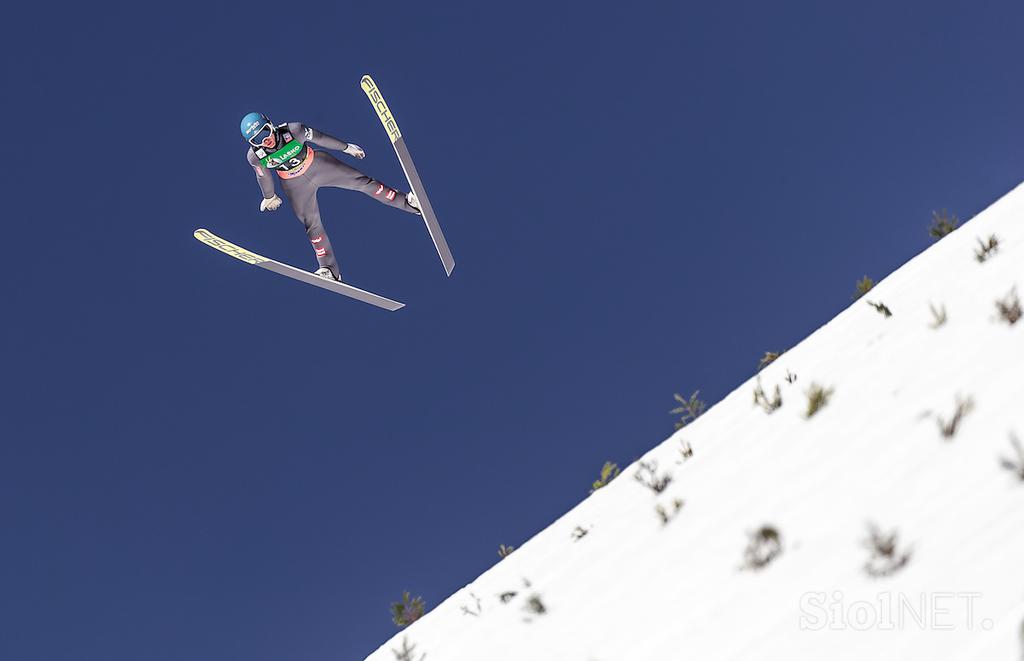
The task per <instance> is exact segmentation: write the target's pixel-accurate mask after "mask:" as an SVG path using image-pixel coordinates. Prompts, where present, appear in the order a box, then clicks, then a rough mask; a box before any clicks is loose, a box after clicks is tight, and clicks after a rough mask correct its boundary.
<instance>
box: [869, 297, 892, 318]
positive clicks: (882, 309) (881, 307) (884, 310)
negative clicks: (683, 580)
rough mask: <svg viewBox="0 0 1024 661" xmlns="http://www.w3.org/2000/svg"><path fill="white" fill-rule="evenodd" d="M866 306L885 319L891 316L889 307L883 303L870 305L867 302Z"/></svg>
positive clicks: (870, 303)
mask: <svg viewBox="0 0 1024 661" xmlns="http://www.w3.org/2000/svg"><path fill="white" fill-rule="evenodd" d="M868 305H870V306H871V307H873V308H875V310H877V311H878V312H879V313H880V314H881V315H882V316H883V317H885V318H886V319H888V318H889V317H891V316H892V310H890V309H889V306H887V305H886V304H885V303H872V302H871V301H868Z"/></svg>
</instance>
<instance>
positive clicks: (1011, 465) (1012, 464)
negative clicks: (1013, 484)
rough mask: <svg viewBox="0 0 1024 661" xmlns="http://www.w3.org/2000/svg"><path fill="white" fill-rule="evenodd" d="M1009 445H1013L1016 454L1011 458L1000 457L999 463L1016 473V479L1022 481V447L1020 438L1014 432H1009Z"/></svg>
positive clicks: (1023, 463)
mask: <svg viewBox="0 0 1024 661" xmlns="http://www.w3.org/2000/svg"><path fill="white" fill-rule="evenodd" d="M1010 445H1012V446H1013V450H1014V452H1015V453H1016V454H1017V456H1016V457H1014V458H1012V459H1007V458H1006V457H1000V458H999V465H1000V466H1002V467H1003V468H1005V469H1006V470H1008V471H1010V472H1011V473H1013V474H1014V475H1016V476H1017V479H1019V480H1020V481H1021V482H1024V447H1021V444H1020V439H1018V438H1017V436H1016V435H1015V434H1010Z"/></svg>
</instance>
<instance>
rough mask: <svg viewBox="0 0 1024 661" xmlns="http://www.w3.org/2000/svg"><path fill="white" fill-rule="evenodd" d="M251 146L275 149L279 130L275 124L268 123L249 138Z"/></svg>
mask: <svg viewBox="0 0 1024 661" xmlns="http://www.w3.org/2000/svg"><path fill="white" fill-rule="evenodd" d="M249 144H250V145H252V146H253V147H273V146H274V145H276V144H277V129H275V128H274V125H273V124H271V123H270V122H267V123H266V124H264V125H263V126H262V127H260V129H259V130H258V131H256V134H255V135H253V136H252V137H251V138H249Z"/></svg>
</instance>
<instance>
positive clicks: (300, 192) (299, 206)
mask: <svg viewBox="0 0 1024 661" xmlns="http://www.w3.org/2000/svg"><path fill="white" fill-rule="evenodd" d="M285 132H287V133H288V134H290V137H291V139H292V140H293V141H296V142H298V143H300V144H303V145H306V144H307V143H313V144H316V145H319V146H321V147H324V148H326V149H337V150H339V151H344V150H345V149H346V148H347V147H348V143H347V142H345V141H343V140H339V139H337V138H335V137H332V136H329V135H327V134H326V133H321V132H320V131H318V130H316V129H314V128H313V127H311V126H306V125H305V124H302V123H300V122H288V123H287V124H281V125H280V126H278V133H279V134H285ZM279 142H280V141H279ZM261 151H263V150H261ZM267 151H272V150H267ZM305 151H306V154H305V159H304V160H303V161H302V163H301V164H296V163H292V164H291V165H292V167H291V168H290V169H277V170H276V172H277V173H278V175H279V178H280V179H281V188H283V189H284V194H285V196H286V197H287V198H288V203H289V204H291V205H292V210H293V211H294V212H295V215H296V216H297V217H298V219H299V220H300V221H301V222H302V224H303V225H304V226H305V228H306V236H307V237H308V238H309V242H310V243H311V244H312V245H313V251H314V252H315V253H316V261H317V263H318V264H319V265H320V266H326V267H327V268H329V269H331V271H332V272H333V273H334V275H335V277H337V278H339V279H340V278H341V270H340V269H339V267H338V260H337V258H336V257H335V255H334V250H333V248H332V247H331V241H330V239H329V238H327V232H326V230H324V225H323V222H322V220H321V219H320V205H319V204H318V203H317V199H316V194H317V191H318V190H320V189H321V188H323V187H324V186H330V187H333V188H345V189H347V190H357V191H362V192H363V193H365V194H367V195H369V196H370V197H372V198H373V199H375V200H377V201H378V202H380V203H382V204H386V205H388V206H391V207H395V208H396V209H401V210H402V211H406V212H408V213H412V214H418V213H419V211H417V210H416V209H415V208H414V207H412V206H410V205H409V203H408V202H406V199H405V193H403V192H401V191H398V190H397V189H394V188H391V187H389V186H386V185H384V184H383V183H381V182H379V181H377V180H376V179H372V178H371V177H368V176H367V175H365V174H363V173H362V172H360V171H359V170H357V169H355V168H354V167H352V166H350V165H347V164H345V163H342V162H341V161H339V160H338V159H336V158H335V157H334V156H332V155H331V154H329V153H328V152H326V151H314V150H313V148H312V147H309V148H308V149H306V150H305ZM247 158H248V161H249V165H251V166H252V168H253V170H255V171H256V181H258V182H259V185H260V190H262V191H263V197H264V199H268V200H269V199H270V198H272V197H274V195H275V189H274V179H275V178H278V177H272V176H271V175H270V171H269V169H268V168H267V167H265V166H264V165H263V164H262V163H261V162H260V158H259V157H258V156H257V154H256V151H255V150H254V149H253V148H252V147H250V148H249V152H248V154H247ZM292 160H293V161H294V160H295V159H292Z"/></svg>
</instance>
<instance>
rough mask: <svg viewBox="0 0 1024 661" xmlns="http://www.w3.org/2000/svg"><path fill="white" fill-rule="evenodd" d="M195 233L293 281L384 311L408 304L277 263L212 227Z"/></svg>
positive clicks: (251, 262) (213, 245)
mask: <svg viewBox="0 0 1024 661" xmlns="http://www.w3.org/2000/svg"><path fill="white" fill-rule="evenodd" d="M192 236H194V237H196V239H198V240H199V241H202V242H203V243H205V244H206V245H208V246H210V247H211V248H214V249H216V250H219V251H221V252H222V253H224V254H226V255H231V256H232V257H234V258H235V259H238V260H241V261H243V262H245V263H246V264H255V265H256V266H259V267H260V268H264V269H267V270H268V271H273V272H274V273H280V274H281V275H283V276H287V277H289V278H292V279H293V280H298V281H300V282H305V283H306V284H308V285H313V286H314V287H320V288H321V289H327V290H329V291H332V292H334V293H335V294H341V295H342V296H348V297H349V298H354V299H356V300H357V301H362V302H363V303H369V304H370V305H376V306H377V307H379V308H384V309H385V310H391V311H395V310H398V309H399V308H403V307H405V303H399V302H398V301H393V300H391V299H390V298H384V297H383V296H378V295H377V294H374V293H372V292H368V291H365V290H362V289H359V288H358V287H353V286H352V285H347V284H345V283H344V282H334V281H333V280H327V279H325V278H321V277H320V276H318V275H314V274H312V273H310V272H309V271H303V270H302V269H297V268H295V267H294V266H288V265H287V264H282V263H281V262H276V261H274V260H272V259H269V258H267V257H264V256H262V255H257V254H256V253H254V252H251V251H249V250H246V249H245V248H242V247H241V246H236V245H235V244H233V243H231V242H230V241H227V240H225V239H222V238H220V237H219V236H217V235H216V234H214V233H213V232H211V231H210V230H207V229H202V228H200V229H197V230H196V231H195V232H193V233H192Z"/></svg>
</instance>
